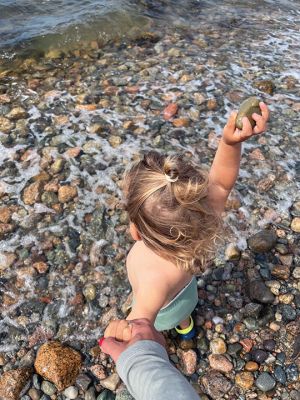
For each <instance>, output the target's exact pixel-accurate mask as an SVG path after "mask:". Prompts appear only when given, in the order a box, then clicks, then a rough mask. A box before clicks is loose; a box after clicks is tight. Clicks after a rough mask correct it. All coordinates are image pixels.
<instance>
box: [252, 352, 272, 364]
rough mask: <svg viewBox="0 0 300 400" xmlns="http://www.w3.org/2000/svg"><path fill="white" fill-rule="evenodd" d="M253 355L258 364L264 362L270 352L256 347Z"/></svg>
mask: <svg viewBox="0 0 300 400" xmlns="http://www.w3.org/2000/svg"><path fill="white" fill-rule="evenodd" d="M251 357H252V359H253V360H254V361H256V362H257V363H258V364H263V363H264V362H265V361H266V359H267V358H268V353H267V352H265V351H264V350H260V349H256V350H252V351H251Z"/></svg>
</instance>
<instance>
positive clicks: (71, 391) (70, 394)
mask: <svg viewBox="0 0 300 400" xmlns="http://www.w3.org/2000/svg"><path fill="white" fill-rule="evenodd" d="M64 395H65V396H66V397H67V398H68V399H70V400H74V399H76V397H77V396H78V389H77V387H76V386H69V387H68V388H67V389H65V390H64Z"/></svg>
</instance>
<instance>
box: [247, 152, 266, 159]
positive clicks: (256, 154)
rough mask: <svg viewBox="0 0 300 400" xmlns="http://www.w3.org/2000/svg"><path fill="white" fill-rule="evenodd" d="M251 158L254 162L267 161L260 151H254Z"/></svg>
mask: <svg viewBox="0 0 300 400" xmlns="http://www.w3.org/2000/svg"><path fill="white" fill-rule="evenodd" d="M249 156H250V158H251V159H252V160H259V161H265V156H264V155H263V153H262V152H261V150H260V149H254V150H253V151H252V152H251V153H250V154H249Z"/></svg>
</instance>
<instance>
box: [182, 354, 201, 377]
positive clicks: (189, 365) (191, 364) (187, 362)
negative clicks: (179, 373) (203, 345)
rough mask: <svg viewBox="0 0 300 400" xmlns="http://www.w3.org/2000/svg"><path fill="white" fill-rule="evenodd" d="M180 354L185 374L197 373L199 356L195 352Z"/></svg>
mask: <svg viewBox="0 0 300 400" xmlns="http://www.w3.org/2000/svg"><path fill="white" fill-rule="evenodd" d="M180 354H181V355H180V358H181V366H182V370H183V373H184V374H185V375H193V374H194V373H195V371H196V365H197V354H196V353H195V351H194V350H187V351H182V352H181V353H180Z"/></svg>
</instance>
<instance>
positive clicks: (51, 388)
mask: <svg viewBox="0 0 300 400" xmlns="http://www.w3.org/2000/svg"><path fill="white" fill-rule="evenodd" d="M41 389H42V391H43V392H44V393H45V394H47V395H48V396H52V395H53V394H54V393H55V392H56V387H55V385H53V383H51V382H48V381H43V382H42V386H41Z"/></svg>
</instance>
